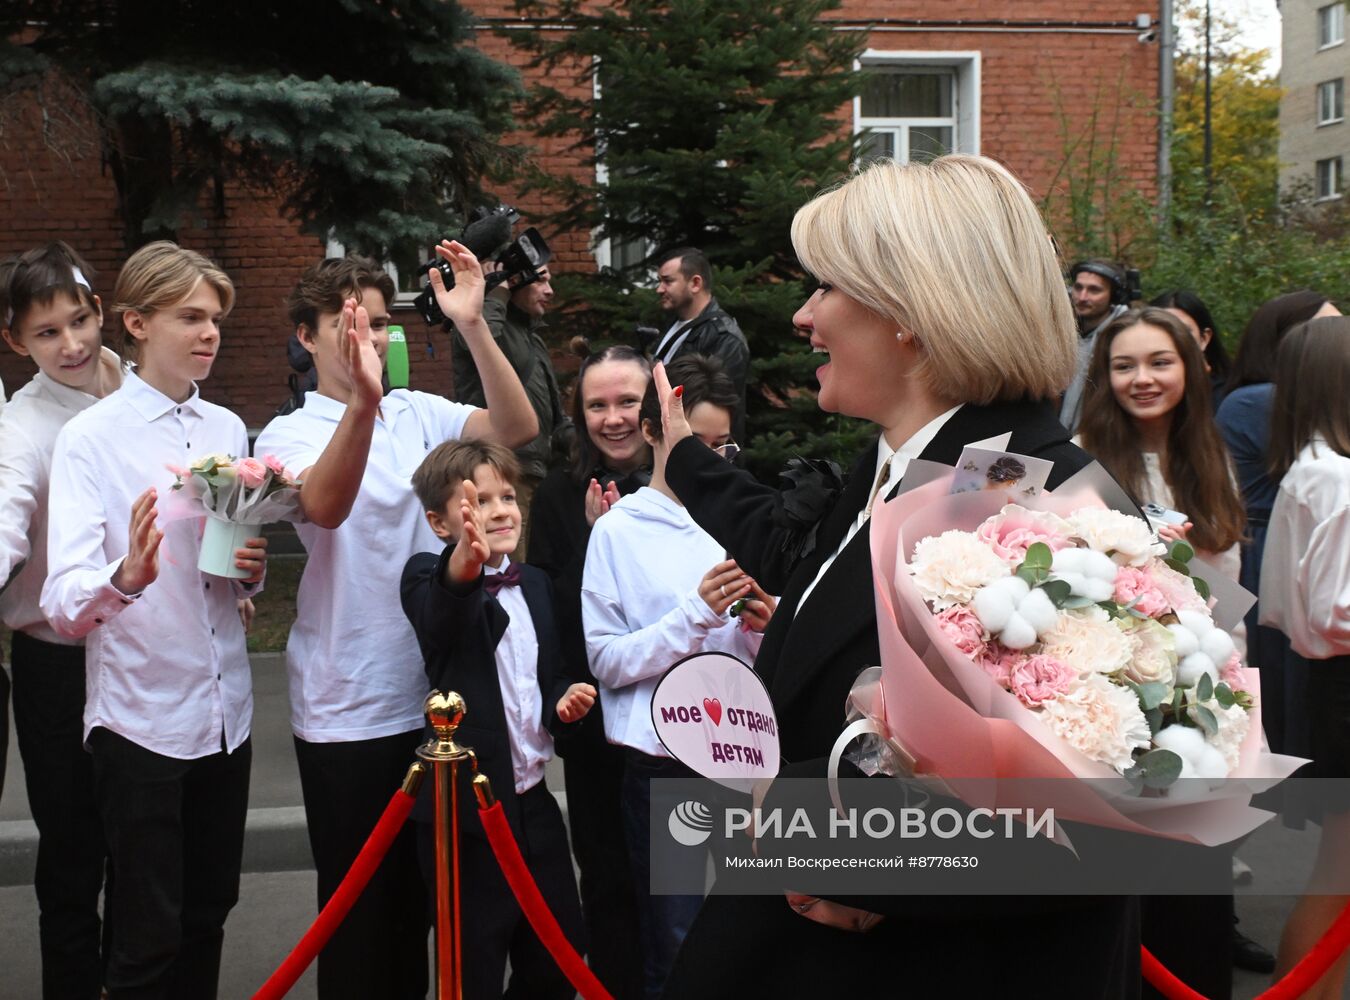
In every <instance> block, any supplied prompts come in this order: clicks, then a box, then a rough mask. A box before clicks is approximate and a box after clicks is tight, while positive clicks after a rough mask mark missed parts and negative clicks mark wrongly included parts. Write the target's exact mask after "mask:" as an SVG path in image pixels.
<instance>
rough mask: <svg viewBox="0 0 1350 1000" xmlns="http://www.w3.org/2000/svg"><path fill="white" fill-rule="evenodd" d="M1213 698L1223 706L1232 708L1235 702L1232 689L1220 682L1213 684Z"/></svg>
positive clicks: (1235, 698)
mask: <svg viewBox="0 0 1350 1000" xmlns="http://www.w3.org/2000/svg"><path fill="white" fill-rule="evenodd" d="M1214 700H1215V701H1217V702H1218V703H1219V704H1220V705H1222V706H1223V707H1224V708H1232V707H1233V706H1234V705H1236V704H1237V696H1236V695H1235V694H1233V689H1232V688H1230V687H1229V686H1228V685H1227V684H1224V683H1222V682H1220V683H1219V684H1216V685H1215V686H1214Z"/></svg>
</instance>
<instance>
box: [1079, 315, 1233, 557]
mask: <svg viewBox="0 0 1350 1000" xmlns="http://www.w3.org/2000/svg"><path fill="white" fill-rule="evenodd" d="M1090 371H1091V375H1090V377H1089V379H1088V385H1089V388H1088V394H1087V399H1086V405H1085V406H1084V408H1083V422H1082V424H1081V425H1080V427H1079V437H1080V438H1081V441H1080V444H1082V446H1083V448H1084V449H1085V450H1086V451H1087V452H1088V453H1089V454H1091V455H1094V456H1095V457H1096V458H1097V460H1098V461H1099V462H1101V463H1102V465H1104V466H1105V467H1106V469H1107V471H1108V472H1110V473H1111V474H1112V476H1114V477H1115V479H1116V481H1117V482H1119V483H1120V484H1121V485H1122V486H1123V487H1125V489H1126V490H1128V491H1129V492H1130V493H1131V494H1132V495H1133V497H1134V498H1135V500H1136V501H1137V502H1138V503H1140V504H1150V503H1152V504H1157V505H1158V506H1160V507H1164V508H1169V509H1172V510H1176V511H1180V512H1182V513H1184V514H1185V515H1186V517H1187V521H1186V524H1185V525H1184V526H1183V527H1182V528H1175V527H1171V526H1165V527H1164V528H1163V529H1162V530H1163V534H1164V535H1170V536H1172V537H1181V536H1183V535H1184V536H1185V537H1186V538H1187V539H1188V540H1189V541H1190V542H1191V543H1192V544H1193V545H1194V546H1195V548H1196V549H1197V550H1198V551H1199V552H1200V553H1201V554H1208V555H1209V557H1210V558H1211V559H1212V560H1213V561H1214V562H1215V563H1216V564H1217V565H1218V566H1219V568H1221V569H1223V570H1224V571H1225V572H1226V573H1228V575H1230V576H1231V577H1233V579H1235V580H1236V579H1237V577H1238V571H1239V566H1240V556H1239V553H1238V547H1237V543H1238V541H1239V539H1241V537H1242V529H1243V512H1242V501H1241V499H1240V498H1239V497H1238V493H1237V489H1236V487H1235V486H1234V484H1233V476H1232V471H1231V469H1230V468H1229V464H1228V454H1227V451H1226V450H1225V449H1224V446H1223V439H1222V438H1221V437H1220V435H1219V429H1218V427H1217V426H1216V425H1215V423H1214V418H1213V417H1212V416H1211V415H1210V414H1211V408H1210V404H1209V378H1208V376H1207V374H1206V371H1205V361H1204V356H1203V355H1202V354H1201V353H1200V346H1199V344H1197V343H1196V341H1195V339H1194V338H1193V337H1191V335H1190V331H1188V330H1187V329H1186V326H1185V325H1184V324H1183V323H1182V322H1181V321H1180V320H1179V319H1177V318H1176V317H1175V316H1173V315H1172V314H1171V312H1170V311H1169V310H1166V309H1158V308H1153V307H1149V308H1146V309H1134V310H1131V311H1130V312H1128V313H1125V314H1124V315H1122V316H1120V317H1119V318H1118V319H1116V320H1115V321H1113V322H1112V323H1111V325H1110V326H1108V327H1107V328H1106V329H1105V330H1103V331H1102V333H1101V335H1100V336H1098V338H1097V343H1096V345H1095V347H1094V349H1093V357H1092V366H1091V369H1090Z"/></svg>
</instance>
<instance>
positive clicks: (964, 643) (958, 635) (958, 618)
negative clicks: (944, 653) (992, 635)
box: [935, 604, 985, 660]
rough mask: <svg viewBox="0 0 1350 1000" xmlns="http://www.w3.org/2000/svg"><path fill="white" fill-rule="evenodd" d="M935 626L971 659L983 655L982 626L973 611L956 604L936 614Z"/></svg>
mask: <svg viewBox="0 0 1350 1000" xmlns="http://www.w3.org/2000/svg"><path fill="white" fill-rule="evenodd" d="M935 617H936V619H937V626H938V628H939V629H941V630H942V634H943V635H945V636H946V637H947V638H948V639H950V640H951V641H952V644H953V645H954V646H955V647H956V648H957V649H959V650H960V651H961V652H962V653H964V654H965V655H966V656H969V657H970V658H971V659H972V660H978V659H980V658H981V657H982V656H983V655H984V636H985V631H984V626H983V625H981V624H980V618H979V616H978V615H976V614H975V612H974V611H972V610H970V608H968V607H966V606H965V605H961V604H957V605H953V606H952V607H950V608H948V609H947V610H946V611H942V612H940V613H938V614H937V615H936V616H935Z"/></svg>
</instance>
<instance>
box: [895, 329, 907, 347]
mask: <svg viewBox="0 0 1350 1000" xmlns="http://www.w3.org/2000/svg"><path fill="white" fill-rule="evenodd" d="M895 339H896V340H898V341H900V343H902V344H903V343H904V342H905V331H904V330H897V331H896V333H895Z"/></svg>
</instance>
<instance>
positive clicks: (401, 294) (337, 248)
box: [324, 236, 435, 309]
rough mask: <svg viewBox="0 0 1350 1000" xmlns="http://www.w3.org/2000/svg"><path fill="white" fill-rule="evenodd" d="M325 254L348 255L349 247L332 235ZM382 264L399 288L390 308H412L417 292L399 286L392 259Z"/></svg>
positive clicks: (396, 268) (429, 251)
mask: <svg viewBox="0 0 1350 1000" xmlns="http://www.w3.org/2000/svg"><path fill="white" fill-rule="evenodd" d="M434 253H435V251H434V250H428V251H427V254H426V256H425V257H424V258H423V259H424V260H430V259H431V257H432V255H433V254H434ZM324 255H325V256H327V257H345V256H347V247H346V245H345V244H344V243H342V241H340V240H338V239H335V238H334V237H332V236H329V237H328V245H327V246H326V247H325V248H324ZM380 266H381V267H382V268H384V273H385V274H387V275H389V277H391V278H393V279H394V288H395V289H398V291H397V293H396V294H395V295H394V301H393V302H390V303H388V305H389V308H390V309H412V308H413V302H414V300H415V299H416V298H417V295H418V293H417V292H405V291H403V290H402V289H400V288H399V287H398V267H397V265H395V264H394V263H393V262H392V261H382V262H380Z"/></svg>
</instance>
